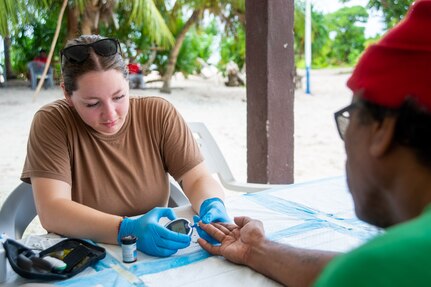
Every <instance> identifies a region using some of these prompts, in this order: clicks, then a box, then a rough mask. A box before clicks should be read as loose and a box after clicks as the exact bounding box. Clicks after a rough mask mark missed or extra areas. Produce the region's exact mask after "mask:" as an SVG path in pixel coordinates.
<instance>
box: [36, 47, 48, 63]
mask: <svg viewBox="0 0 431 287" xmlns="http://www.w3.org/2000/svg"><path fill="white" fill-rule="evenodd" d="M33 61H34V62H40V63H43V64H46V62H47V61H48V57H47V55H46V51H45V50H44V49H42V50H40V51H39V55H37V56H36V57H34V59H33Z"/></svg>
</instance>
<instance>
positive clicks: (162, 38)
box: [130, 0, 175, 48]
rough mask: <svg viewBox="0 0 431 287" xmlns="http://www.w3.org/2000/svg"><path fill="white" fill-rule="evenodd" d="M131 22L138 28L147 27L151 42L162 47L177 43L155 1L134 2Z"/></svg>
mask: <svg viewBox="0 0 431 287" xmlns="http://www.w3.org/2000/svg"><path fill="white" fill-rule="evenodd" d="M130 21H131V22H132V21H133V22H135V23H136V24H137V25H138V26H141V25H146V26H147V29H146V30H147V31H149V37H150V38H151V40H152V41H154V42H155V43H156V44H157V45H159V46H161V47H166V48H167V47H170V46H172V45H173V43H174V42H175V40H174V37H173V36H172V33H171V31H170V30H169V28H168V26H167V25H166V22H165V20H164V19H163V17H162V15H161V14H160V12H159V10H158V9H157V7H156V5H155V4H154V2H153V0H133V1H132V11H131V13H130Z"/></svg>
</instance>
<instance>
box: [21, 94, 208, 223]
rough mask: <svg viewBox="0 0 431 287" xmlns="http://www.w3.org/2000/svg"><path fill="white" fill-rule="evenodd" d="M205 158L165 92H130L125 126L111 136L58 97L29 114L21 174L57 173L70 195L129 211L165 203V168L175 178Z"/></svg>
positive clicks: (86, 202) (25, 178) (107, 209)
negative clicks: (136, 94) (161, 95)
mask: <svg viewBox="0 0 431 287" xmlns="http://www.w3.org/2000/svg"><path fill="white" fill-rule="evenodd" d="M202 161H203V157H202V155H201V153H200V151H199V146H198V145H197V143H196V141H195V140H194V138H193V135H192V133H191V131H190V130H189V128H188V127H187V124H186V123H185V121H184V119H183V118H182V117H181V115H180V114H179V113H178V112H177V111H176V110H175V108H174V107H173V106H172V105H171V104H170V103H169V102H168V101H166V100H164V99H162V98H157V97H146V98H131V99H130V110H129V113H128V115H127V118H126V121H125V123H124V125H123V127H122V128H121V129H120V130H119V131H118V133H117V134H115V135H109V136H107V135H102V134H100V133H97V132H96V131H95V130H94V129H92V128H91V127H90V126H88V125H86V124H85V123H84V122H83V121H82V119H81V118H80V117H79V115H78V113H77V112H76V111H75V110H74V109H73V108H71V107H69V105H68V104H67V103H66V101H65V100H58V101H55V102H53V103H51V104H48V105H46V106H44V107H42V108H41V109H40V110H39V111H38V112H37V113H36V114H35V116H34V119H33V123H32V127H31V130H30V136H29V139H28V146H27V158H26V161H25V164H24V169H23V172H22V175H21V179H22V180H23V181H25V182H30V178H31V177H43V178H51V179H56V180H61V181H64V182H67V183H68V184H70V185H71V186H72V199H73V200H74V201H76V202H79V203H82V204H84V205H87V206H90V207H92V208H95V209H97V210H100V211H103V212H107V213H110V214H118V215H122V216H132V215H137V214H142V213H145V212H147V211H149V210H151V209H152V208H154V207H156V206H166V205H167V202H168V199H169V180H168V175H167V173H169V174H171V175H172V176H173V177H174V178H175V179H177V180H178V179H179V178H180V177H181V176H182V175H183V174H184V173H186V172H187V171H189V170H190V169H192V168H193V167H195V166H196V165H198V164H199V163H200V162H202Z"/></svg>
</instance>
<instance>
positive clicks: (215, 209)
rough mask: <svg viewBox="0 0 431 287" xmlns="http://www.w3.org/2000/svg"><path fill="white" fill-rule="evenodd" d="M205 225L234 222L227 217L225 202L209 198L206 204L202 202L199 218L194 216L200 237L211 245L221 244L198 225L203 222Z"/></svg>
mask: <svg viewBox="0 0 431 287" xmlns="http://www.w3.org/2000/svg"><path fill="white" fill-rule="evenodd" d="M201 220H202V222H203V223H206V224H208V223H211V222H230V221H232V220H231V219H230V218H229V216H228V215H227V212H226V208H225V206H224V203H223V201H222V200H221V199H220V198H217V197H213V198H208V199H206V200H205V201H204V202H202V204H201V207H200V209H199V216H197V215H195V216H193V221H194V223H195V225H196V230H197V232H198V233H199V236H200V237H201V238H203V239H205V240H206V241H208V242H209V243H211V244H216V243H219V242H218V241H217V240H215V239H214V238H212V237H211V236H209V235H208V233H206V232H205V231H203V230H202V229H201V228H200V227H199V225H197V223H198V222H199V221H201Z"/></svg>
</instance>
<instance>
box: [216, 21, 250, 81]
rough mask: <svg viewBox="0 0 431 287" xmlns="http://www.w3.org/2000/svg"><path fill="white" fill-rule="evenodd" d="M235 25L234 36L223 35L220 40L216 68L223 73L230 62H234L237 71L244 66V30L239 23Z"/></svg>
mask: <svg viewBox="0 0 431 287" xmlns="http://www.w3.org/2000/svg"><path fill="white" fill-rule="evenodd" d="M235 25H236V27H235V30H236V34H234V35H232V36H229V35H224V36H223V37H222V38H221V43H220V61H219V63H218V64H217V68H218V69H219V70H220V71H223V73H224V71H225V70H226V65H227V64H228V63H229V62H230V61H233V62H235V63H236V64H237V65H238V67H239V69H242V68H243V67H244V64H245V46H246V43H245V28H244V26H243V25H242V24H241V23H239V22H236V23H235Z"/></svg>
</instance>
